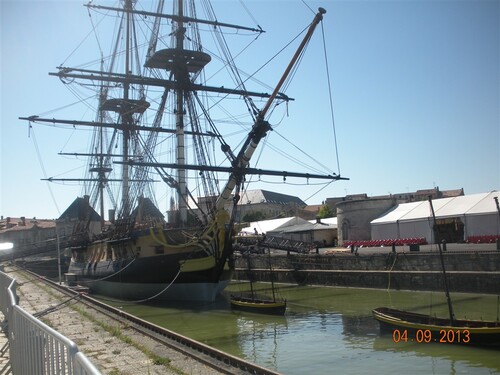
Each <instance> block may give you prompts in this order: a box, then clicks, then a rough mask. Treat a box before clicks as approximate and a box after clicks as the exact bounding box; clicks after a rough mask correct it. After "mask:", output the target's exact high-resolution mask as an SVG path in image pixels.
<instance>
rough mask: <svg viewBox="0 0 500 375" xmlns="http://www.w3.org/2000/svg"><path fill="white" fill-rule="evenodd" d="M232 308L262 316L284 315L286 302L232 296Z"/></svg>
mask: <svg viewBox="0 0 500 375" xmlns="http://www.w3.org/2000/svg"><path fill="white" fill-rule="evenodd" d="M230 301H231V308H233V309H235V310H242V311H248V312H254V313H260V314H269V315H284V314H285V311H286V300H276V299H274V300H273V299H264V298H263V299H260V298H253V297H243V296H234V295H231V298H230Z"/></svg>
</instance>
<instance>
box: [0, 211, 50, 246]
mask: <svg viewBox="0 0 500 375" xmlns="http://www.w3.org/2000/svg"><path fill="white" fill-rule="evenodd" d="M55 237H56V222H55V221H54V220H45V219H36V218H33V219H27V218H26V217H24V216H22V217H19V218H14V217H6V218H4V217H3V216H2V217H1V219H0V242H11V243H13V244H14V251H16V250H19V249H21V250H22V249H24V248H26V247H28V246H31V245H32V244H42V243H44V242H45V241H47V240H50V239H53V238H55Z"/></svg>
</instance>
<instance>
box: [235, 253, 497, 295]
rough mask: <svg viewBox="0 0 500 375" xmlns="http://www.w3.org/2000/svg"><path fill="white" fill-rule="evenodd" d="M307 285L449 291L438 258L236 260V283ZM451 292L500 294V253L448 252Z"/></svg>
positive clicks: (343, 256) (311, 256) (368, 256)
mask: <svg viewBox="0 0 500 375" xmlns="http://www.w3.org/2000/svg"><path fill="white" fill-rule="evenodd" d="M270 262H271V264H272V270H273V272H272V277H273V279H274V281H275V282H280V283H292V284H302V285H325V286H347V287H362V288H378V289H401V290H436V291H439V290H444V284H443V274H442V271H441V262H440V258H439V254H438V253H413V252H405V253H392V252H389V253H384V254H365V255H363V254H360V255H357V256H356V255H353V254H338V255H337V254H336V255H321V254H307V255H303V254H300V255H285V254H284V255H273V256H271V257H269V256H267V255H255V254H251V255H250V269H251V275H250V272H249V260H248V256H247V255H243V256H238V257H237V258H236V271H235V275H234V277H233V278H234V279H236V280H248V279H249V278H250V277H252V278H253V279H254V281H271V272H270V270H269V264H270ZM444 262H445V265H446V266H445V267H446V272H447V277H448V284H449V287H450V291H453V292H469V293H489V294H500V252H498V251H497V252H470V253H446V254H444Z"/></svg>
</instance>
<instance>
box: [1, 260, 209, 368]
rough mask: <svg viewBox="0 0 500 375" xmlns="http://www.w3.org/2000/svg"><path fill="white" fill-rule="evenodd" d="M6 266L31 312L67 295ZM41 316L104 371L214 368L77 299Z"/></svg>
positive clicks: (5, 356) (22, 303) (4, 360)
mask: <svg viewBox="0 0 500 375" xmlns="http://www.w3.org/2000/svg"><path fill="white" fill-rule="evenodd" d="M5 271H6V272H7V273H9V275H10V276H11V277H13V278H15V279H16V280H17V281H18V283H19V285H18V288H17V295H18V296H19V298H20V302H19V304H20V306H21V307H22V308H23V309H25V310H26V311H28V312H29V313H31V314H35V313H39V312H41V311H44V310H46V309H47V308H49V307H52V306H56V305H59V304H60V303H61V302H63V301H66V300H68V297H67V296H65V295H63V294H62V293H60V292H58V291H57V290H54V289H52V288H50V287H48V286H46V285H45V284H43V283H41V282H40V281H36V280H35V279H34V278H33V277H32V276H31V275H28V274H26V273H24V272H22V271H21V272H20V271H13V270H11V269H9V268H6V269H5ZM9 271H11V272H9ZM0 314H1V313H0ZM2 320H3V319H2ZM40 320H42V321H43V322H44V323H46V324H48V325H49V326H51V327H52V328H54V329H55V330H57V331H58V332H60V333H61V334H63V335H64V336H66V337H68V338H69V339H70V340H72V341H73V342H75V343H76V344H77V345H78V348H79V349H80V351H82V352H83V353H84V354H85V355H86V356H87V357H88V358H89V359H90V360H91V362H92V363H93V364H94V365H95V366H96V367H97V368H98V369H99V370H100V371H101V372H102V373H103V374H110V375H139V374H148V375H157V374H158V375H160V374H200V375H205V374H219V372H217V371H215V370H214V369H213V368H211V367H208V366H206V365H204V364H202V363H200V362H198V361H196V360H194V359H192V358H190V357H187V356H186V355H184V354H181V353H179V352H177V351H175V350H173V349H170V348H168V347H166V346H165V345H160V344H158V342H156V341H154V340H152V339H150V338H148V337H145V336H143V335H139V334H137V333H136V332H135V331H133V330H131V329H130V328H128V327H126V326H124V325H121V324H119V323H117V322H116V321H114V320H112V319H110V318H108V317H106V316H105V315H103V314H100V313H98V312H96V311H95V310H91V309H89V308H87V307H85V306H84V305H83V304H81V303H78V301H77V300H73V301H70V302H68V303H67V304H65V305H63V307H61V308H58V309H57V310H55V311H52V312H50V313H48V314H46V315H43V316H42V317H40ZM6 342H7V338H6V336H5V334H4V333H3V332H0V347H3V345H4V344H5V343H6ZM148 353H154V355H156V356H158V357H156V358H165V359H168V361H165V362H168V363H167V364H155V363H154V361H153V359H152V358H151V357H152V356H151V354H149V355H148ZM0 354H1V353H0ZM8 354H9V353H8V352H7V353H4V354H3V355H1V356H0V375H3V374H6V372H1V369H2V368H3V367H4V364H5V363H7V362H8ZM158 362H162V361H161V360H160V361H158ZM14 375H17V374H14Z"/></svg>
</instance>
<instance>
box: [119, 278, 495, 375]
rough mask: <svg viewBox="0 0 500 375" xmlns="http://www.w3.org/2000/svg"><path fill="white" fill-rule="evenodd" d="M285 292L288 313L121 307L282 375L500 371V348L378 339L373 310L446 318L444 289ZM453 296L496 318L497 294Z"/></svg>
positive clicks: (466, 313) (458, 303) (471, 310)
mask: <svg viewBox="0 0 500 375" xmlns="http://www.w3.org/2000/svg"><path fill="white" fill-rule="evenodd" d="M232 287H233V288H238V289H239V288H241V285H237V286H232ZM259 287H260V288H263V289H266V288H268V287H269V286H268V285H267V284H262V285H260V286H259ZM279 289H280V290H279V291H280V295H281V296H282V297H284V298H286V299H287V300H288V308H287V313H286V315H285V316H284V317H283V316H266V315H262V314H252V313H247V312H241V311H232V310H231V309H230V305H229V302H228V300H227V299H224V298H222V299H220V300H218V301H217V302H215V303H212V304H186V303H183V304H168V305H166V304H160V305H157V304H150V305H123V309H124V310H126V311H127V312H130V313H132V314H134V315H137V316H139V317H141V318H143V319H146V320H149V321H151V322H153V323H155V324H158V325H160V326H164V327H166V328H168V329H171V330H173V331H176V332H179V333H181V334H183V335H186V336H188V337H192V338H194V339H196V340H198V341H201V342H203V343H206V344H208V345H211V346H213V347H216V348H218V349H220V350H223V351H226V352H228V353H231V354H233V355H236V356H239V357H242V358H245V359H247V360H250V361H252V362H255V363H257V364H259V365H261V366H265V367H268V368H271V369H275V370H277V371H279V372H282V373H284V374H291V375H294V374H304V373H314V374H330V373H332V372H335V373H339V374H372V373H374V372H375V373H382V372H384V373H386V374H396V373H408V372H409V371H410V370H409V369H411V371H410V372H411V373H412V374H448V373H449V374H455V373H456V374H458V373H464V372H468V373H471V372H473V373H474V374H483V373H484V374H490V373H500V364H499V361H498V351H494V350H486V349H479V348H472V347H459V346H453V345H445V344H438V343H429V344H423V343H420V344H419V343H416V342H413V343H409V342H408V343H394V342H393V340H392V336H391V335H389V336H380V334H379V327H378V322H377V321H375V320H374V319H373V317H372V314H371V310H372V309H373V308H375V307H379V306H389V307H395V308H398V309H406V310H412V311H416V312H423V313H426V314H429V313H430V314H436V315H438V316H439V315H442V316H446V314H447V304H446V299H445V296H444V295H443V294H442V293H437V292H401V291H390V292H389V291H384V290H370V289H352V288H331V287H329V288H327V287H299V286H282V285H280V286H279ZM236 290H237V289H236ZM228 292H232V290H231V288H229V291H228ZM452 298H453V303H454V310H455V314H456V316H457V317H467V318H470V319H481V318H483V319H485V320H495V318H496V311H497V298H496V296H488V295H471V294H458V293H457V294H454V295H452Z"/></svg>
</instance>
